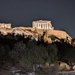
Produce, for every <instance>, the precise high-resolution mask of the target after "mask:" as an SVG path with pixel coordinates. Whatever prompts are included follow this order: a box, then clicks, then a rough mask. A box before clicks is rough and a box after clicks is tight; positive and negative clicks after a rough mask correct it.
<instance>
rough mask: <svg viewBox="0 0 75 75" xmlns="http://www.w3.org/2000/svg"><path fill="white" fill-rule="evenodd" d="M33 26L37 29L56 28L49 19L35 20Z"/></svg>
mask: <svg viewBox="0 0 75 75" xmlns="http://www.w3.org/2000/svg"><path fill="white" fill-rule="evenodd" d="M32 27H33V28H37V29H50V30H53V29H54V27H53V26H52V24H51V21H47V20H38V21H33V22H32Z"/></svg>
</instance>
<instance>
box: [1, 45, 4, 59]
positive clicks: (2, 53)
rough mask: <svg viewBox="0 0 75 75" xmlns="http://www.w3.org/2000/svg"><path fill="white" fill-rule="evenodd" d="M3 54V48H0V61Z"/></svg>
mask: <svg viewBox="0 0 75 75" xmlns="http://www.w3.org/2000/svg"><path fill="white" fill-rule="evenodd" d="M4 53H5V48H4V47H3V46H0V59H2V56H3V55H4Z"/></svg>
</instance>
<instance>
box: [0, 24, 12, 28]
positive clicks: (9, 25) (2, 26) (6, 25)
mask: <svg viewBox="0 0 75 75" xmlns="http://www.w3.org/2000/svg"><path fill="white" fill-rule="evenodd" d="M0 28H11V23H0Z"/></svg>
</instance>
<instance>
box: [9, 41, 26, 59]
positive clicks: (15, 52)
mask: <svg viewBox="0 0 75 75" xmlns="http://www.w3.org/2000/svg"><path fill="white" fill-rule="evenodd" d="M25 48H26V46H25V44H24V43H23V41H20V42H17V43H16V44H15V45H14V49H12V51H10V52H9V54H10V56H11V57H12V58H15V59H17V60H20V59H21V57H22V55H23V54H24V51H25Z"/></svg>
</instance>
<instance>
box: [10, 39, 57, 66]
mask: <svg viewBox="0 0 75 75" xmlns="http://www.w3.org/2000/svg"><path fill="white" fill-rule="evenodd" d="M9 54H10V56H11V57H12V58H15V59H17V60H18V61H19V62H20V63H21V65H22V66H27V67H31V66H32V65H34V64H42V63H45V62H49V63H54V62H56V60H57V47H56V45H52V44H50V45H48V46H47V48H46V47H45V46H43V45H41V46H40V45H39V46H38V45H37V42H36V41H35V40H32V41H29V42H28V43H27V45H25V44H24V43H23V42H22V41H20V42H18V43H16V44H15V46H14V49H12V51H10V53H9Z"/></svg>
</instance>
